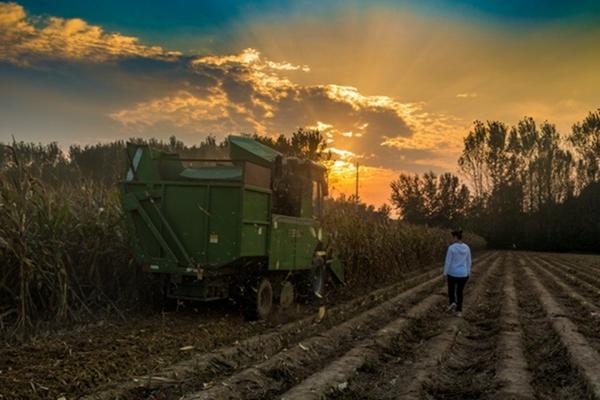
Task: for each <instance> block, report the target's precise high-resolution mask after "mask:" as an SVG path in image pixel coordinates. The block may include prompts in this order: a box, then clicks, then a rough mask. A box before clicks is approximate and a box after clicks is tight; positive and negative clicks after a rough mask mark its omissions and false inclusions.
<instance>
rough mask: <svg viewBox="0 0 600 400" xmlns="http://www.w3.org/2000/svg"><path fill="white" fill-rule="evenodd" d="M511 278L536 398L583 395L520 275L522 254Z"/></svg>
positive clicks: (580, 383)
mask: <svg viewBox="0 0 600 400" xmlns="http://www.w3.org/2000/svg"><path fill="white" fill-rule="evenodd" d="M518 261H519V268H517V270H516V273H517V276H520V277H521V279H515V287H516V289H517V301H518V304H519V322H520V324H521V327H522V329H523V343H524V348H525V358H526V360H527V365H528V366H529V369H530V370H531V375H532V381H531V384H532V386H533V388H534V390H535V394H536V398H537V399H553V400H554V399H556V400H572V399H584V398H587V394H586V390H585V383H584V381H583V380H582V378H581V376H580V375H579V374H578V373H577V371H576V370H575V369H574V368H573V367H572V365H571V362H570V360H569V355H568V352H567V349H566V347H565V345H564V344H563V343H562V342H561V339H560V337H559V335H558V333H556V332H555V331H554V330H553V328H552V324H551V321H550V320H549V319H548V318H547V316H546V313H545V311H544V309H543V308H542V306H541V304H540V301H539V299H538V298H537V296H535V295H533V294H532V291H531V288H530V284H529V280H528V279H522V277H523V274H524V272H523V270H524V265H526V262H525V260H524V259H523V257H520V258H519V260H518Z"/></svg>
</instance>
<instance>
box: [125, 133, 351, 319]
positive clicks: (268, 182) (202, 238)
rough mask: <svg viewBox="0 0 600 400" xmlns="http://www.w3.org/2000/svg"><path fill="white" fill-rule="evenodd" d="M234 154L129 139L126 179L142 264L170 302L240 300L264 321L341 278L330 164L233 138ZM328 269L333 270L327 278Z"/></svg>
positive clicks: (127, 202) (135, 245)
mask: <svg viewBox="0 0 600 400" xmlns="http://www.w3.org/2000/svg"><path fill="white" fill-rule="evenodd" d="M228 143H229V158H228V159H194V158H183V157H180V156H179V155H177V154H174V153H167V152H164V151H160V150H157V149H155V148H152V147H150V146H147V145H139V144H133V143H128V145H127V155H128V158H129V169H128V172H127V175H126V178H125V180H124V181H123V182H122V184H121V195H122V204H123V209H124V210H125V215H126V218H127V222H128V225H129V228H130V232H131V237H132V245H133V248H134V254H135V257H136V260H137V261H138V262H139V263H140V264H141V265H143V267H144V270H145V271H147V272H149V273H152V274H154V275H155V277H156V278H157V279H158V280H159V281H160V282H161V287H162V289H163V291H164V295H165V296H166V297H167V298H171V299H183V300H200V301H208V300H217V299H225V298H231V299H235V300H236V301H238V302H239V303H240V304H241V305H242V306H243V309H244V311H245V312H246V315H247V316H248V317H249V318H264V317H266V316H267V315H268V314H269V313H270V312H271V310H272V308H273V305H274V304H275V303H278V304H279V305H280V306H281V307H289V306H290V305H291V304H292V303H293V302H294V299H295V297H296V296H297V295H298V294H302V295H305V296H312V295H316V296H318V297H321V296H322V291H323V289H324V286H325V280H326V277H327V276H332V277H333V278H335V280H337V281H339V282H343V281H344V271H343V268H342V265H341V263H340V262H339V260H338V259H337V258H335V257H334V256H333V254H332V252H331V249H330V243H329V237H328V235H327V234H326V232H324V230H323V228H322V226H321V223H320V219H321V218H320V217H321V210H322V205H323V198H324V197H325V196H326V195H327V181H326V170H325V168H324V167H323V166H321V165H319V164H317V163H315V162H312V161H309V160H304V159H299V158H296V157H285V156H283V155H282V154H281V153H279V152H277V151H275V150H274V149H272V148H270V147H268V146H265V145H263V144H261V143H259V142H257V141H256V140H253V139H251V138H249V137H242V136H230V137H229V140H228ZM329 272H331V274H329Z"/></svg>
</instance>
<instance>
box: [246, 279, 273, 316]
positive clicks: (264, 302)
mask: <svg viewBox="0 0 600 400" xmlns="http://www.w3.org/2000/svg"><path fill="white" fill-rule="evenodd" d="M248 296H249V299H247V305H246V307H245V315H246V318H247V319H249V320H257V319H265V318H267V317H268V316H269V314H270V313H271V310H272V309H273V286H272V285H271V282H270V281H269V279H267V278H261V279H260V280H259V281H258V284H257V285H256V286H255V287H252V288H250V290H249V291H248Z"/></svg>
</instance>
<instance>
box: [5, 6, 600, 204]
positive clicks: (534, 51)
mask: <svg viewBox="0 0 600 400" xmlns="http://www.w3.org/2000/svg"><path fill="white" fill-rule="evenodd" d="M599 39H600V2H596V1H571V2H563V1H560V2H559V1H502V2H492V1H475V0H455V1H450V0H424V1H418V2H417V1H414V2H408V1H400V2H393V1H341V0H340V1H303V0H300V1H267V0H264V1H246V2H244V1H230V0H226V1H219V2H207V1H201V2H190V1H181V0H172V1H169V2H158V1H146V2H128V1H98V2H84V1H72V0H69V1H64V0H63V1H29V0H24V1H17V2H1V1H0V88H1V90H2V91H1V95H0V141H9V140H12V139H11V138H12V136H13V135H14V137H15V138H17V140H26V141H36V142H37V141H40V142H49V141H57V142H59V144H60V145H62V146H68V145H69V144H72V143H78V144H90V143H96V142H98V141H109V140H115V139H127V138H128V137H132V136H155V137H159V138H167V137H168V136H170V135H172V134H175V135H177V136H178V137H180V138H181V139H183V140H184V141H186V142H188V143H193V142H198V141H200V140H202V139H203V138H204V137H205V136H206V135H207V134H212V135H214V136H216V137H217V138H222V137H225V136H226V135H227V134H232V133H254V132H257V133H261V134H268V135H275V134H279V133H284V134H289V133H290V132H292V131H294V130H295V129H297V128H298V127H301V126H302V127H318V128H319V129H321V130H322V131H323V132H324V133H325V134H326V135H327V137H328V140H329V146H330V147H331V148H333V149H334V150H336V151H337V154H338V156H339V157H340V162H341V161H344V160H348V159H349V158H356V159H359V160H360V161H361V163H362V164H363V165H365V168H371V170H370V171H371V172H372V176H373V183H372V187H373V188H372V196H373V198H380V197H381V196H382V195H381V194H380V193H379V192H378V190H377V187H387V182H388V181H389V179H391V178H392V177H394V176H395V175H396V174H397V173H398V172H399V171H410V172H423V171H426V170H430V169H431V170H434V171H437V172H441V171H446V170H454V169H455V168H456V159H457V157H458V155H459V153H460V150H461V147H462V138H463V137H464V136H465V135H466V134H467V132H468V130H469V127H470V126H471V124H472V122H473V121H474V120H476V119H479V120H488V119H498V120H502V121H504V122H506V123H509V124H514V123H516V122H517V121H518V120H519V119H520V118H522V117H524V116H533V117H534V118H536V119H538V120H539V121H544V120H549V121H551V122H553V123H556V125H557V127H558V128H559V130H560V131H561V132H563V133H566V132H568V131H569V129H570V127H571V125H572V124H573V123H575V122H577V121H579V120H581V119H583V118H584V117H585V115H586V114H587V112H589V111H592V110H595V109H596V108H598V107H600V100H599V98H598V88H599V87H600V74H598V71H599V70H600V44H599V43H600V40H599ZM365 173H366V174H368V173H369V170H367V171H366V172H365ZM363 193H365V195H367V196H368V195H369V191H368V190H366V191H365V190H363ZM377 196H379V197H377ZM383 196H384V197H385V196H387V191H386V192H385V193H384V194H383ZM373 201H374V202H377V201H375V200H373Z"/></svg>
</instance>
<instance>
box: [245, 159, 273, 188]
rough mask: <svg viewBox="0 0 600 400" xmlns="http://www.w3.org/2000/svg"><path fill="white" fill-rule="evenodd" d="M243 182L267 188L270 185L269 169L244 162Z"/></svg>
mask: <svg viewBox="0 0 600 400" xmlns="http://www.w3.org/2000/svg"><path fill="white" fill-rule="evenodd" d="M244 183H245V184H247V185H252V186H259V187H262V188H265V189H269V188H270V187H271V170H270V169H269V168H265V167H263V166H260V165H257V164H254V163H251V162H246V163H245V171H244Z"/></svg>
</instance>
